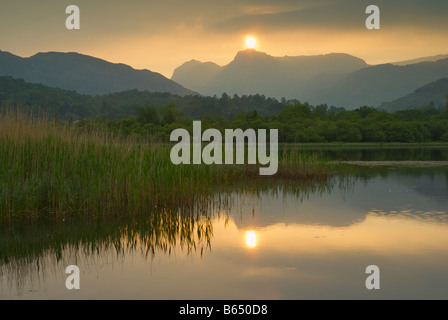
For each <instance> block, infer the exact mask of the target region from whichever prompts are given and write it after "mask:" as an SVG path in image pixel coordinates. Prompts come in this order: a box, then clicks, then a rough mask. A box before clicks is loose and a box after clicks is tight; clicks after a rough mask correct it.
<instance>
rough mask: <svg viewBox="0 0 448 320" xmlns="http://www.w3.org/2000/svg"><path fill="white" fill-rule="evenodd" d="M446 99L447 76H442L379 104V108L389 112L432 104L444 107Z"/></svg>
mask: <svg viewBox="0 0 448 320" xmlns="http://www.w3.org/2000/svg"><path fill="white" fill-rule="evenodd" d="M447 99H448V78H442V79H439V80H437V81H435V82H431V83H429V84H427V85H424V86H422V87H420V88H418V89H417V90H415V91H414V92H412V93H411V94H408V95H406V96H404V97H401V98H398V99H395V100H393V101H391V102H387V103H383V104H381V106H380V108H381V109H384V110H386V111H389V112H394V111H398V110H406V109H415V108H420V107H424V106H429V105H434V107H436V108H440V107H444V106H445V105H446V103H447Z"/></svg>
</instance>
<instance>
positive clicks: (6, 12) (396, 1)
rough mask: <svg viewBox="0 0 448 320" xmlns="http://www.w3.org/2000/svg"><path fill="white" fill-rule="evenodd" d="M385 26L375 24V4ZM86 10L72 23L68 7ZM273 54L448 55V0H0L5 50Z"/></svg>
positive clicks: (152, 55) (152, 58)
mask: <svg viewBox="0 0 448 320" xmlns="http://www.w3.org/2000/svg"><path fill="white" fill-rule="evenodd" d="M372 4H374V5H377V6H378V7H379V9H380V29H379V30H368V29H367V28H366V26H365V21H366V19H367V17H368V16H369V14H366V12H365V11H366V8H367V6H368V5H372ZM69 5H77V6H78V7H79V9H80V29H79V30H68V29H67V28H66V26H65V21H66V19H67V17H68V16H69V15H68V14H66V13H65V10H66V7H67V6H69ZM247 36H254V37H255V38H256V39H257V46H256V50H259V51H263V52H266V53H268V54H270V55H273V56H285V55H288V56H296V55H316V54H326V53H331V52H343V53H348V54H352V55H354V56H357V57H360V58H362V59H364V60H365V61H366V62H367V63H369V64H379V63H387V62H395V61H401V60H408V59H414V58H418V57H424V56H432V55H437V54H448V1H447V0H376V1H374V0H367V1H366V0H239V1H237V0H224V1H217V0H188V1H186V0H163V1H154V0H127V1H117V0H70V1H67V0H39V1H35V0H0V50H2V51H8V52H11V53H13V54H16V55H19V56H21V57H29V56H32V55H34V54H36V53H38V52H48V51H58V52H79V53H82V54H87V55H91V56H94V57H98V58H102V59H105V60H107V61H110V62H115V63H125V64H128V65H130V66H132V67H134V68H136V69H149V70H151V71H155V72H159V73H161V74H163V75H164V76H166V77H168V78H171V76H172V73H173V71H174V69H175V68H176V67H178V66H180V65H181V64H182V63H184V62H186V61H189V60H191V59H196V60H200V61H203V62H205V61H213V62H215V63H217V64H219V65H225V64H227V63H229V62H230V61H232V60H233V58H234V57H235V55H236V53H237V52H238V51H239V50H244V49H245V38H246V37H247Z"/></svg>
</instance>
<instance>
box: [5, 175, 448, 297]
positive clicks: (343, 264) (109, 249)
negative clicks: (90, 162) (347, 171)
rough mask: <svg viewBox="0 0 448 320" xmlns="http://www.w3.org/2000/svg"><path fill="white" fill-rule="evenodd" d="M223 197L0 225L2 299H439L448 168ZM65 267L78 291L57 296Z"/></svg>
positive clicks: (447, 240)
mask: <svg viewBox="0 0 448 320" xmlns="http://www.w3.org/2000/svg"><path fill="white" fill-rule="evenodd" d="M223 198H225V200H226V201H225V203H224V204H223V205H222V206H221V207H220V208H218V207H214V206H211V207H209V208H205V209H204V210H203V211H201V213H200V214H199V213H198V212H195V213H193V214H187V213H185V212H183V213H161V214H158V215H154V216H153V217H152V218H149V217H145V218H138V219H135V220H133V221H129V220H123V221H110V222H105V223H99V222H91V223H86V222H81V221H76V220H70V221H58V222H54V221H53V222H48V223H41V224H39V225H37V226H36V225H34V226H3V227H2V228H1V229H0V232H1V233H2V234H3V235H7V237H4V236H2V240H0V265H1V266H0V270H1V275H0V298H1V299H21V298H24V299H49V298H52V299H116V298H119V299H448V169H447V168H414V169H403V168H402V169H393V168H381V169H366V171H365V172H364V173H363V174H361V175H360V176H359V177H357V178H356V179H352V180H348V181H344V182H340V181H338V180H334V181H332V183H330V184H326V185H321V186H297V185H289V184H283V185H276V186H275V185H273V186H261V187H258V186H254V188H253V190H252V191H251V192H245V193H241V192H234V193H231V194H230V195H228V196H227V197H223ZM68 265H77V266H78V267H79V268H80V271H81V289H80V290H67V289H66V287H65V280H66V277H67V276H68V275H67V274H65V268H66V266H68ZM369 265H377V266H378V267H379V269H380V289H379V290H367V289H366V287H365V280H366V278H367V276H368V275H367V274H366V273H365V270H366V267H367V266H369Z"/></svg>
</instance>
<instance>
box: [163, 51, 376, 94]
mask: <svg viewBox="0 0 448 320" xmlns="http://www.w3.org/2000/svg"><path fill="white" fill-rule="evenodd" d="M367 66H368V65H367V64H366V62H365V61H364V60H362V59H359V58H356V57H354V56H351V55H348V54H343V53H332V54H326V55H316V56H295V57H289V56H285V57H273V56H270V55H268V54H266V53H264V52H259V51H256V50H253V49H248V50H243V51H240V52H238V54H237V55H236V56H235V58H234V60H233V61H231V62H230V63H229V64H228V65H226V66H223V67H219V66H218V65H216V64H211V63H210V62H208V63H201V62H198V61H193V62H188V63H185V64H183V65H182V66H180V67H178V68H177V69H176V70H175V71H174V73H173V76H172V78H171V79H172V80H174V81H176V82H179V83H180V84H182V85H184V86H186V87H188V88H191V89H192V90H195V91H198V92H200V93H202V94H205V95H214V94H216V95H218V96H220V95H221V94H222V93H224V92H226V93H228V94H229V95H233V94H239V95H243V94H245V95H247V94H257V93H259V94H264V95H266V96H270V97H275V98H278V99H279V98H282V97H285V98H291V99H294V98H299V99H301V94H302V92H301V90H300V86H302V85H304V84H305V83H306V82H307V81H308V80H309V79H310V78H312V77H315V76H318V75H320V74H323V73H325V74H327V73H329V74H340V73H342V74H345V73H349V72H353V71H355V70H359V69H361V68H364V67H367ZM197 79H204V81H202V80H199V81H198V80H197ZM205 79H206V80H205Z"/></svg>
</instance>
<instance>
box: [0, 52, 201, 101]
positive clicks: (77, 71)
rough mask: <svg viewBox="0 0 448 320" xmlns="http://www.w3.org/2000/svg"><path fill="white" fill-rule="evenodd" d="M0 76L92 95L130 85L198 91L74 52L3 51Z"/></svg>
mask: <svg viewBox="0 0 448 320" xmlns="http://www.w3.org/2000/svg"><path fill="white" fill-rule="evenodd" d="M0 76H11V77H13V78H17V79H23V80H25V81H28V82H31V83H41V84H44V85H47V86H50V87H55V88H61V89H67V90H75V91H77V92H78V93H81V94H90V95H101V94H106V93H114V92H119V91H125V90H131V89H138V90H148V91H151V92H169V93H172V94H177V95H181V96H184V95H191V94H197V93H195V92H193V91H191V90H189V89H186V88H184V87H183V86H181V85H180V84H178V83H176V82H174V81H172V80H170V79H167V78H166V77H164V76H163V75H161V74H159V73H156V72H152V71H149V70H136V69H133V68H131V67H130V66H128V65H125V64H115V63H110V62H107V61H105V60H102V59H98V58H94V57H91V56H87V55H82V54H79V53H75V52H70V53H61V52H47V53H38V54H36V55H33V56H31V57H29V58H22V57H19V56H16V55H14V54H11V53H9V52H5V51H0Z"/></svg>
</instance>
